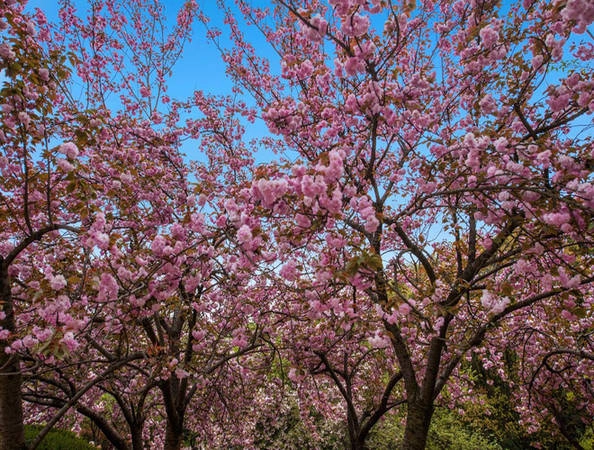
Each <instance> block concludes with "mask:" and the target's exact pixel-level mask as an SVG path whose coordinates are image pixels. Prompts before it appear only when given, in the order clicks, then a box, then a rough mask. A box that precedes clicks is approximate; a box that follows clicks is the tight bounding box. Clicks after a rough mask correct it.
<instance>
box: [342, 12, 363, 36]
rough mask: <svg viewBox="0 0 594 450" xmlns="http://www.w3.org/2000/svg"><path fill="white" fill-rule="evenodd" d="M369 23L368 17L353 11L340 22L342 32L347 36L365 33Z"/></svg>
mask: <svg viewBox="0 0 594 450" xmlns="http://www.w3.org/2000/svg"><path fill="white" fill-rule="evenodd" d="M369 24H370V21H369V17H367V16H362V15H360V14H357V13H355V14H353V15H352V16H351V17H348V18H347V19H345V20H344V22H343V24H342V32H343V33H344V34H346V35H347V36H355V37H359V36H363V35H364V34H365V33H367V30H368V29H369Z"/></svg>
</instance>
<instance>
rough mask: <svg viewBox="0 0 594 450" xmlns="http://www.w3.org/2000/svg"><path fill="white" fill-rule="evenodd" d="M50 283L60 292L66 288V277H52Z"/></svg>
mask: <svg viewBox="0 0 594 450" xmlns="http://www.w3.org/2000/svg"><path fill="white" fill-rule="evenodd" d="M49 282H50V287H51V288H52V289H54V290H56V291H59V290H60V289H62V288H63V287H66V284H67V283H66V278H64V275H56V276H52V277H51V278H50V280H49Z"/></svg>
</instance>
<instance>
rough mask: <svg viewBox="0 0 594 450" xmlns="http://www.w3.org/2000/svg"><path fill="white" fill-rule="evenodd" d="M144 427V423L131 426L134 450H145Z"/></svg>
mask: <svg viewBox="0 0 594 450" xmlns="http://www.w3.org/2000/svg"><path fill="white" fill-rule="evenodd" d="M143 427H144V421H143V422H141V423H134V424H131V425H130V431H131V434H132V450H144V441H143V439H142V429H143Z"/></svg>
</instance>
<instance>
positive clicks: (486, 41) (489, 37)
mask: <svg viewBox="0 0 594 450" xmlns="http://www.w3.org/2000/svg"><path fill="white" fill-rule="evenodd" d="M479 35H480V37H481V41H482V42H481V44H482V45H483V47H485V48H491V47H493V45H495V44H496V43H497V41H498V39H499V33H498V32H497V30H495V29H493V27H492V26H491V25H487V26H486V27H484V28H482V29H481V31H479Z"/></svg>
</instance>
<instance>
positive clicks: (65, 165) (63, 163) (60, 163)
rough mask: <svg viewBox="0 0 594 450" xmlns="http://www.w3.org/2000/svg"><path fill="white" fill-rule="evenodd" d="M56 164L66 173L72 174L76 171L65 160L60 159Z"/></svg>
mask: <svg viewBox="0 0 594 450" xmlns="http://www.w3.org/2000/svg"><path fill="white" fill-rule="evenodd" d="M56 162H57V164H58V167H59V168H60V169H62V170H63V171H64V172H72V171H73V170H74V166H73V165H72V164H70V163H69V162H68V160H66V159H64V158H58V160H57V161H56Z"/></svg>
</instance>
